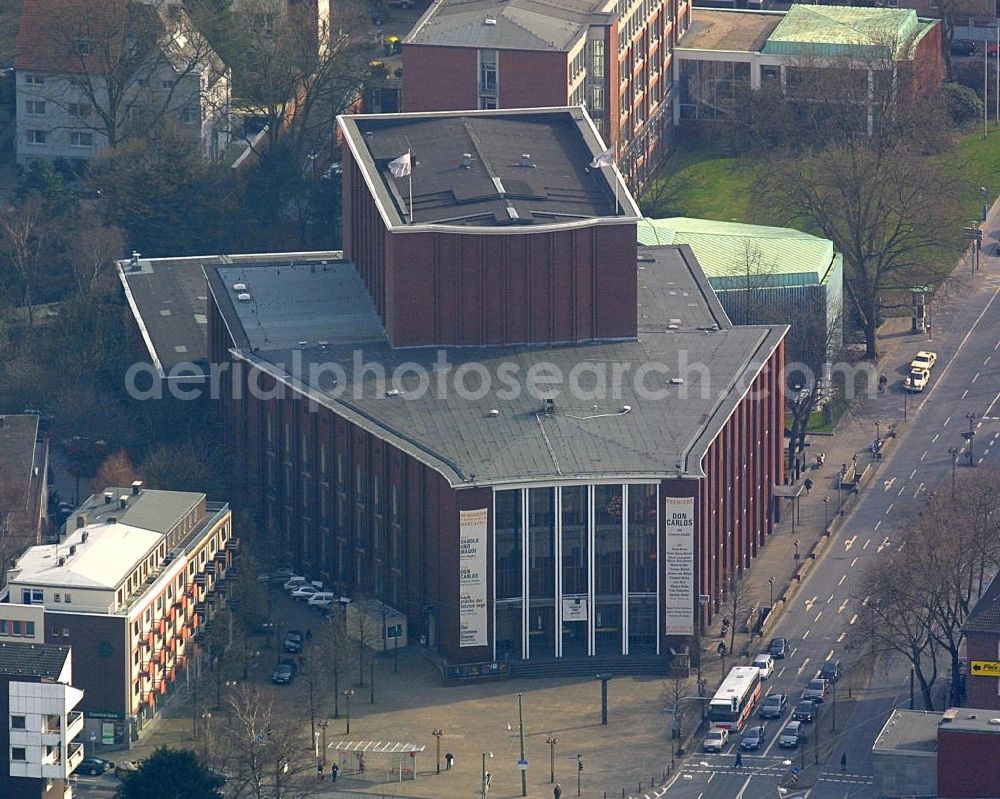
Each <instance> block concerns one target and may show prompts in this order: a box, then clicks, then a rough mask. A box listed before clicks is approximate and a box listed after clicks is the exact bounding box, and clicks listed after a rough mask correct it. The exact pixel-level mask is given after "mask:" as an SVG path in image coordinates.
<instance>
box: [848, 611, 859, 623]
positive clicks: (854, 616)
mask: <svg viewBox="0 0 1000 799" xmlns="http://www.w3.org/2000/svg"><path fill="white" fill-rule="evenodd" d="M857 620H858V614H857V613H855V614H854V615H853V616H851V620H850V621H849V622H847V623H848V624H854V622H856V621H857Z"/></svg>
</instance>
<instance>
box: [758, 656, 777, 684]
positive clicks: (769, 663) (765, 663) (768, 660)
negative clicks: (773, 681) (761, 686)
mask: <svg viewBox="0 0 1000 799" xmlns="http://www.w3.org/2000/svg"><path fill="white" fill-rule="evenodd" d="M753 665H754V666H756V667H757V668H758V669H759V670H760V678H761V679H762V680H766V679H767V678H768V677H770V676H771V674H772V672H773V671H774V658H773V657H771V656H770V655H769V654H768V653H767V652H761V653H760V654H759V655H757V657H755V658H754V659H753Z"/></svg>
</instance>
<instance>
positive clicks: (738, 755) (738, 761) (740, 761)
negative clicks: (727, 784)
mask: <svg viewBox="0 0 1000 799" xmlns="http://www.w3.org/2000/svg"><path fill="white" fill-rule="evenodd" d="M736 768H743V752H741V751H740V750H739V749H737V750H736Z"/></svg>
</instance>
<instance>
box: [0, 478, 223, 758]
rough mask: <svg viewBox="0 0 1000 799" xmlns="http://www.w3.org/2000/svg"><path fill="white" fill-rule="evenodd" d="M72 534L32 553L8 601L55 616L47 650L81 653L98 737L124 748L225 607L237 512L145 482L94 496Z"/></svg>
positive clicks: (79, 680)
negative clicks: (151, 487)
mask: <svg viewBox="0 0 1000 799" xmlns="http://www.w3.org/2000/svg"><path fill="white" fill-rule="evenodd" d="M66 529H67V533H66V535H65V536H64V537H63V538H62V540H60V541H59V543H57V544H49V545H43V546H35V547H31V548H30V549H29V550H28V551H27V552H25V553H24V555H23V556H22V557H21V558H20V559H19V560H18V561H17V563H16V565H15V566H14V568H13V569H12V571H11V575H10V580H9V582H8V585H7V591H8V595H9V598H10V599H11V600H12V601H14V602H20V603H23V604H24V605H31V606H42V607H44V636H45V638H44V641H45V642H46V643H52V644H61V645H72V646H74V648H75V652H76V684H77V685H78V686H79V687H80V688H82V689H83V690H84V691H85V697H84V699H83V702H82V703H81V706H80V709H81V710H82V711H83V713H84V716H85V723H86V731H87V735H88V737H89V736H96V742H97V743H99V744H100V745H102V746H121V745H124V744H126V743H127V742H128V741H129V740H130V739H135V738H136V737H138V736H139V735H140V734H141V732H142V730H143V727H144V725H145V724H146V722H147V721H148V720H149V719H151V718H153V717H154V716H155V714H156V713H157V711H158V709H159V707H160V705H161V704H162V701H163V698H164V697H165V696H166V695H167V694H168V693H170V692H171V691H172V690H173V685H174V683H175V681H176V680H177V678H178V676H179V675H182V674H183V670H184V669H185V668H186V667H187V665H188V663H189V661H190V659H191V657H192V655H193V654H194V653H195V652H196V649H197V647H196V645H195V644H194V643H193V639H194V638H195V637H196V635H197V633H198V630H199V628H200V627H201V626H202V625H204V623H205V622H206V621H207V620H208V619H209V618H210V617H211V616H212V614H213V612H214V610H215V608H216V607H218V606H220V605H221V603H223V602H224V597H223V590H222V587H223V586H222V584H223V581H224V580H225V579H226V574H227V570H228V568H229V567H230V565H231V559H232V552H233V550H234V549H235V548H236V541H235V539H234V538H233V535H232V520H231V513H230V510H229V506H228V504H225V503H213V502H208V501H207V500H206V498H205V495H204V494H199V493H193V492H178V491H155V490H148V489H144V488H143V487H142V483H140V482H135V483H133V484H132V486H131V487H129V488H125V489H122V488H110V489H107V490H106V491H104V492H103V493H102V494H97V495H94V496H92V497H90V498H89V499H88V500H87V501H86V502H85V503H84V504H83V505H82V506H81V508H80V509H79V510H78V511H77V512H76V513H75V514H74V515H73V516H71V517H70V519H69V520H68V521H67V527H66ZM3 607H5V606H0V608H3ZM0 616H2V613H0ZM34 632H35V635H36V636H38V632H39V631H38V627H37V623H36V624H35V627H34Z"/></svg>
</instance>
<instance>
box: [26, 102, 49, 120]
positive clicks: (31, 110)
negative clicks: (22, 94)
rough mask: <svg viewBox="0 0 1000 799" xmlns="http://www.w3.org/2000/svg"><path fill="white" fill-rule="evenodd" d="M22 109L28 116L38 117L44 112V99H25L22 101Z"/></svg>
mask: <svg viewBox="0 0 1000 799" xmlns="http://www.w3.org/2000/svg"><path fill="white" fill-rule="evenodd" d="M24 110H25V112H26V113H28V114H29V115H30V116H35V117H40V116H43V115H44V114H45V101H44V100H26V101H25V103H24Z"/></svg>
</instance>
